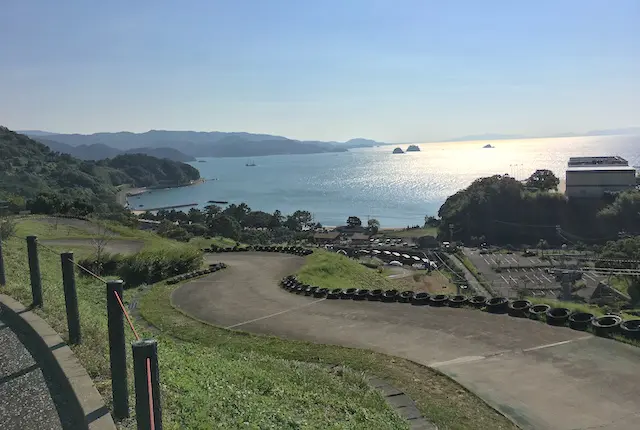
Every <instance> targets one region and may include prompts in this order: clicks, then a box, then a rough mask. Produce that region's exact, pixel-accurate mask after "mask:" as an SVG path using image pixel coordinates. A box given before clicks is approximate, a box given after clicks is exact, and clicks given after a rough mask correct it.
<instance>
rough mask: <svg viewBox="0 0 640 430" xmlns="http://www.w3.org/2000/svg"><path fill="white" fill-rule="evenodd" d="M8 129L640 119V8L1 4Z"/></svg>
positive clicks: (507, 127) (344, 130)
mask: <svg viewBox="0 0 640 430" xmlns="http://www.w3.org/2000/svg"><path fill="white" fill-rule="evenodd" d="M2 17H3V18H2V25H0V59H1V60H0V124H4V125H7V126H8V127H10V128H12V129H42V130H50V131H56V132H79V133H92V132H98V131H120V130H128V131H136V132H140V131H147V130H149V129H172V130H222V131H249V132H265V133H273V134H280V135H285V136H289V137H293V138H301V139H324V140H329V139H336V140H340V139H349V138H351V137H360V136H362V137H369V138H374V139H378V140H383V141H389V142H394V141H404V142H406V141H418V142H419V141H428V140H437V139H446V138H448V137H456V136H461V135H468V134H481V133H485V132H498V133H513V134H527V135H547V134H552V133H557V132H565V131H574V132H579V131H587V130H592V129H603V128H615V127H624V126H636V125H640V79H638V76H640V26H639V25H638V22H640V1H638V0H555V1H513V0H504V1H480V0H467V1H455V0H447V1H427V0H423V1H419V0H416V1H401V0H397V1H379V0H368V1H365V0H349V1H344V0H342V1H334V0H326V1H325V0H323V1H318V2H310V1H305V0H298V1H294V0H290V1H285V0H269V1H261V0H254V1H244V0H228V1H214V0H197V1H196V0H187V1H183V2H177V1H161V0H156V1H146V0H140V1H121V0H110V1H104V2H95V1H85V0H77V1H69V0H60V1H50V0H38V1H35V0H4V1H3V5H2Z"/></svg>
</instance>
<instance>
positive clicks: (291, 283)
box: [167, 263, 640, 340]
mask: <svg viewBox="0 0 640 430" xmlns="http://www.w3.org/2000/svg"><path fill="white" fill-rule="evenodd" d="M225 267H226V266H225V265H224V263H217V264H212V265H211V267H210V268H209V269H206V270H197V271H194V272H191V273H189V274H185V275H180V276H176V277H175V278H172V279H171V280H168V281H167V283H170V282H173V283H175V282H179V281H174V279H179V280H184V279H188V277H195V276H200V275H203V274H206V273H211V272H215V271H217V270H220V269H223V268H225ZM280 285H281V286H282V288H283V289H284V290H287V291H289V292H291V293H294V294H301V295H304V296H313V297H315V298H318V299H322V298H327V299H333V300H337V299H342V300H354V301H365V300H366V301H372V302H377V301H381V302H385V303H393V302H399V303H410V304H412V305H414V306H424V305H431V306H434V307H444V306H448V307H451V308H460V307H473V308H476V309H480V308H486V311H487V312H490V313H495V314H503V313H508V314H509V315H510V316H512V317H516V318H527V317H528V318H530V319H534V320H539V321H546V323H547V324H549V325H552V326H566V325H568V326H569V327H570V328H571V329H573V330H580V331H588V330H590V331H593V332H594V333H595V334H596V335H597V336H602V337H611V336H612V335H614V334H616V333H621V334H622V335H623V336H624V337H625V338H627V339H631V340H640V319H632V320H627V321H623V320H622V318H621V317H619V316H618V315H604V316H601V317H597V318H596V317H594V315H593V314H591V313H588V312H575V313H574V312H572V311H571V310H569V309H566V308H561V307H556V308H552V307H551V306H549V305H546V304H536V305H534V304H532V303H531V302H530V301H529V300H511V301H510V300H508V299H507V298H505V297H494V298H492V299H489V300H487V298H486V297H485V296H473V297H467V296H463V295H454V296H449V295H446V294H436V295H431V294H429V293H425V292H417V293H416V292H414V291H402V292H400V291H398V290H394V289H392V290H386V291H385V290H381V289H374V290H368V289H362V290H360V289H358V288H347V289H342V288H334V289H328V288H324V287H323V288H320V287H317V286H313V285H308V284H305V283H303V282H301V281H300V280H298V279H297V278H296V277H295V276H293V275H291V276H286V277H284V278H282V280H281V281H280Z"/></svg>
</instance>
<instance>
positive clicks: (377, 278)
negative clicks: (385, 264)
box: [297, 250, 402, 290]
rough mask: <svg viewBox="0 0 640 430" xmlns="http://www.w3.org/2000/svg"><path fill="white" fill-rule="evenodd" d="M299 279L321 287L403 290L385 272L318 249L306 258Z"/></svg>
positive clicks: (299, 271) (299, 272) (298, 274)
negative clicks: (379, 271)
mask: <svg viewBox="0 0 640 430" xmlns="http://www.w3.org/2000/svg"><path fill="white" fill-rule="evenodd" d="M297 276H298V278H299V279H300V280H301V281H302V282H304V283H306V284H310V285H317V286H318V287H322V288H329V289H333V288H342V289H347V288H358V289H368V290H374V289H377V288H380V289H383V290H389V289H394V288H395V289H401V287H402V286H401V285H400V288H399V284H398V283H397V282H392V280H391V279H389V278H387V277H386V276H385V274H384V271H383V273H378V271H377V270H376V269H370V268H367V267H365V266H364V265H362V264H360V263H359V262H357V261H356V260H353V259H351V258H348V257H346V256H344V255H342V254H337V253H333V252H328V251H324V250H316V251H315V252H314V253H313V254H311V255H309V256H308V257H307V258H306V262H305V264H304V266H302V268H300V270H298V273H297Z"/></svg>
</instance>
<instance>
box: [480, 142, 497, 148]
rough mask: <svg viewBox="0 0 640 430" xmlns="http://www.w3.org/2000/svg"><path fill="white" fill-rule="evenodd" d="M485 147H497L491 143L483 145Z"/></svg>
mask: <svg viewBox="0 0 640 430" xmlns="http://www.w3.org/2000/svg"><path fill="white" fill-rule="evenodd" d="M483 148H495V146H493V145H492V144H490V143H487V144H486V145H485V146H483Z"/></svg>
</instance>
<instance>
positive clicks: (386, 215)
mask: <svg viewBox="0 0 640 430" xmlns="http://www.w3.org/2000/svg"><path fill="white" fill-rule="evenodd" d="M487 144H490V145H491V146H493V148H484V146H485V145H487ZM418 145H419V147H420V149H421V151H420V152H408V153H404V154H392V151H393V149H394V148H395V147H396V146H399V147H401V148H402V149H403V150H406V148H407V146H408V145H407V144H402V145H392V146H379V147H375V148H363V149H352V150H349V152H343V153H328V154H309V155H273V156H265V157H256V158H201V159H199V160H198V161H196V162H192V163H190V164H191V165H192V166H194V167H196V168H197V169H198V170H199V171H200V175H201V176H202V177H203V178H204V179H206V182H204V183H203V184H199V185H195V186H191V187H184V188H175V189H166V190H153V191H152V192H150V193H145V194H142V195H140V196H138V197H130V199H129V204H130V206H131V207H132V209H137V210H144V208H155V207H162V206H174V205H182V204H189V203H197V204H198V206H199V207H204V206H206V205H207V204H208V203H207V202H208V201H209V200H218V201H228V202H229V203H236V204H239V203H242V202H244V203H246V204H248V205H249V206H250V207H251V208H252V209H253V210H261V211H265V212H273V211H274V210H276V209H279V210H280V211H281V212H282V213H283V214H289V213H292V212H294V211H296V210H308V211H310V212H311V213H312V215H313V217H314V219H315V220H316V221H317V222H320V223H322V224H323V225H330V226H335V225H342V224H344V223H345V222H346V220H347V218H348V217H349V216H352V215H355V216H358V217H360V218H361V219H362V220H363V222H366V220H367V219H369V218H376V219H377V220H378V221H380V224H381V227H382V228H391V227H406V226H413V225H422V224H423V223H424V218H425V216H429V215H434V216H435V215H437V214H438V210H439V208H440V206H441V205H442V204H443V203H444V201H445V200H446V199H447V197H449V196H451V195H452V194H454V193H456V192H457V191H460V190H462V189H464V188H465V187H467V186H468V185H469V184H471V183H472V182H473V181H474V180H475V179H477V178H480V177H485V176H490V175H494V174H508V175H511V176H512V177H515V178H517V179H525V178H527V177H528V176H529V175H531V173H533V172H534V171H535V170H536V169H549V170H551V171H553V172H554V173H556V175H558V177H559V178H561V180H563V179H564V172H565V169H566V165H567V161H568V160H569V157H573V156H595V155H620V156H622V157H624V158H626V159H627V160H628V161H629V164H630V165H632V166H640V136H584V137H563V138H543V139H514V140H496V141H472V142H470V141H467V142H438V143H422V144H418ZM251 163H254V164H255V166H254V167H248V166H246V164H251ZM185 210H188V208H186V209H185Z"/></svg>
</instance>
